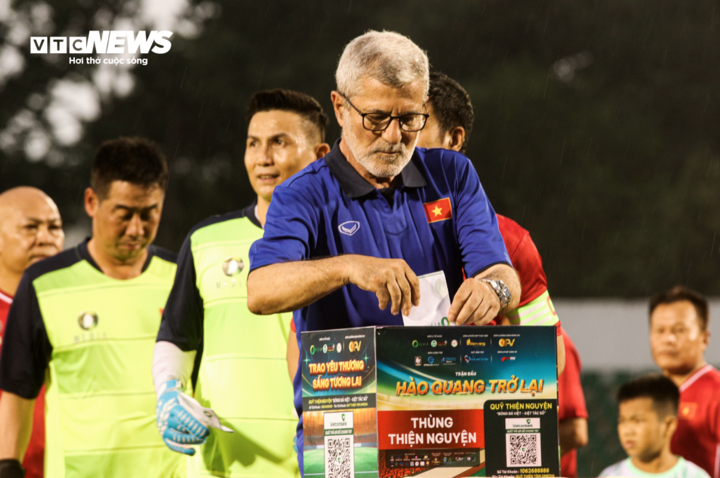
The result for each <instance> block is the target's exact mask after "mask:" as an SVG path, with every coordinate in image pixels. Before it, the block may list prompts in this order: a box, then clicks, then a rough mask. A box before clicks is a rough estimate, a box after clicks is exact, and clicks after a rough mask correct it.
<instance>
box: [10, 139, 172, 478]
mask: <svg viewBox="0 0 720 478" xmlns="http://www.w3.org/2000/svg"><path fill="white" fill-rule="evenodd" d="M167 171H168V169H167V164H166V162H165V158H164V157H163V156H162V154H161V153H160V152H159V151H158V149H157V147H156V146H155V145H153V144H152V143H150V142H149V141H147V140H144V139H139V138H120V139H116V140H113V141H108V142H105V143H103V144H102V145H101V146H100V148H99V149H98V151H97V153H96V155H95V158H94V159H93V164H92V181H91V183H92V186H91V187H89V188H87V189H86V190H85V211H86V212H87V214H88V215H89V216H90V217H91V218H92V231H93V235H92V238H90V239H88V240H86V241H84V242H83V243H81V244H79V245H78V246H76V247H74V248H72V249H69V250H67V251H65V252H62V253H60V254H57V255H56V256H53V257H51V258H48V259H45V260H43V261H41V262H39V263H37V264H34V265H32V266H30V267H29V268H28V269H27V271H26V272H25V274H24V275H23V277H22V280H21V281H20V285H19V287H18V290H17V295H16V296H15V299H14V301H13V304H12V306H11V308H10V314H9V316H8V323H7V330H6V331H5V343H4V344H3V348H2V357H1V359H0V389H2V390H3V391H4V393H3V394H2V398H0V423H2V426H1V427H0V478H15V477H21V476H23V470H22V467H21V466H20V461H19V460H20V459H21V458H22V456H23V454H24V452H25V447H26V446H27V439H28V433H29V430H30V429H31V427H32V403H33V400H34V399H35V398H36V397H37V395H38V392H39V391H40V389H41V387H42V385H43V383H45V385H46V387H47V395H46V403H47V407H46V417H45V418H46V419H45V422H46V449H45V476H46V477H47V478H57V477H60V478H62V477H65V476H73V477H98V476H102V477H113V478H114V477H117V478H120V477H123V478H124V477H128V476H144V477H157V478H160V477H163V478H164V477H176V476H178V477H179V476H184V475H185V466H184V462H183V460H181V459H180V457H179V456H178V455H176V454H174V453H172V452H171V451H170V450H167V449H166V448H165V445H164V444H163V442H162V440H161V439H160V438H159V437H158V436H157V432H156V431H155V430H154V426H153V415H154V409H155V401H154V400H153V395H152V394H153V384H152V378H151V376H150V372H151V371H150V364H151V363H152V350H153V345H154V337H155V335H156V334H157V330H158V328H159V326H160V313H161V310H162V308H163V306H164V305H165V300H166V299H167V296H168V294H169V292H170V288H171V286H172V281H173V277H174V276H175V269H176V266H175V255H174V254H172V253H169V252H167V251H165V250H162V249H160V248H157V247H154V246H151V245H150V244H151V243H152V241H153V239H155V235H156V233H157V228H158V225H159V222H160V216H161V212H162V205H163V199H164V196H165V185H166V184H167Z"/></svg>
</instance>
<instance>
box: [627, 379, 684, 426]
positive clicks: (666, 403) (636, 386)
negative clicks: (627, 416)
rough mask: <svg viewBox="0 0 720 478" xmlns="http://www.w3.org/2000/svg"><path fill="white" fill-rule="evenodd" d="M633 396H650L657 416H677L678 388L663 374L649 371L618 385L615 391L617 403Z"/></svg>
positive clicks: (633, 397)
mask: <svg viewBox="0 0 720 478" xmlns="http://www.w3.org/2000/svg"><path fill="white" fill-rule="evenodd" d="M635 398H651V399H652V401H653V408H655V412H656V413H657V414H658V416H659V417H664V416H666V415H668V414H671V415H674V416H677V410H678V404H679V403H680V390H678V387H677V385H675V383H673V381H672V380H670V379H669V378H667V377H665V376H664V375H661V374H659V373H649V374H646V375H641V376H639V377H636V378H634V379H632V380H630V381H629V382H626V383H624V384H622V386H620V389H619V390H618V393H617V401H618V404H620V403H623V402H626V401H628V400H632V399H635Z"/></svg>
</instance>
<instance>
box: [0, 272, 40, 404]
mask: <svg viewBox="0 0 720 478" xmlns="http://www.w3.org/2000/svg"><path fill="white" fill-rule="evenodd" d="M38 264H40V263H38ZM31 269H32V268H29V269H28V271H26V273H25V274H23V278H22V280H21V281H20V286H19V287H18V290H17V294H16V295H15V298H14V299H13V303H12V305H11V306H10V313H9V314H8V319H7V328H6V329H5V334H4V341H3V347H2V353H0V389H2V390H5V391H7V392H10V393H14V394H15V395H18V396H20V397H22V398H26V399H28V400H33V399H35V398H37V396H38V394H39V393H40V389H41V388H42V386H43V383H44V382H45V370H46V369H47V366H48V362H49V361H50V356H51V354H52V345H51V344H50V340H49V339H48V335H47V330H46V329H45V322H44V320H43V318H42V314H41V313H40V305H39V304H38V300H37V295H36V293H35V287H33V284H32V276H33V275H34V274H31V272H33V273H35V272H37V269H38V268H36V269H35V270H32V271H31Z"/></svg>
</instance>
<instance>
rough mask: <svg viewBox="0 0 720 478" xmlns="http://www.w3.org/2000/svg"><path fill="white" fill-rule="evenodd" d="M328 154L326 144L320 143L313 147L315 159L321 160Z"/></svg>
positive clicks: (328, 146) (327, 145) (328, 147)
mask: <svg viewBox="0 0 720 478" xmlns="http://www.w3.org/2000/svg"><path fill="white" fill-rule="evenodd" d="M329 152H330V145H329V144H327V143H321V144H318V145H317V146H315V157H316V158H317V159H320V158H322V157H323V156H325V155H326V154H328V153H329Z"/></svg>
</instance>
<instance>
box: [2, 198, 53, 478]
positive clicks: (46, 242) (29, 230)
mask: <svg viewBox="0 0 720 478" xmlns="http://www.w3.org/2000/svg"><path fill="white" fill-rule="evenodd" d="M64 239H65V235H64V234H63V230H62V220H61V219H60V212H59V211H58V208H57V206H56V205H55V203H54V202H53V200H52V199H50V198H49V197H48V195H47V194H45V193H44V192H42V191H40V190H39V189H36V188H31V187H24V186H23V187H17V188H13V189H10V190H8V191H5V192H4V193H2V194H0V348H1V347H2V335H3V331H4V330H5V323H6V320H7V314H8V311H9V310H10V304H11V303H12V298H13V296H14V295H15V291H17V288H18V284H20V278H21V277H22V275H23V272H24V271H25V269H27V268H28V267H29V266H30V265H32V264H34V263H36V262H38V261H41V260H42V259H45V258H46V257H50V256H52V255H55V254H57V253H58V252H60V251H61V250H62V248H63V241H64ZM0 393H1V392H0ZM44 408H45V400H44V391H43V392H41V394H40V395H39V396H38V398H37V400H36V401H35V411H34V417H33V429H32V434H31V437H30V444H29V446H28V449H27V452H26V453H25V458H24V460H23V466H24V467H25V469H26V470H27V474H26V477H27V478H36V477H37V478H39V477H42V476H43V455H44V451H45V420H44V417H43V413H44ZM2 468H3V463H2V460H0V475H1V474H2Z"/></svg>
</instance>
